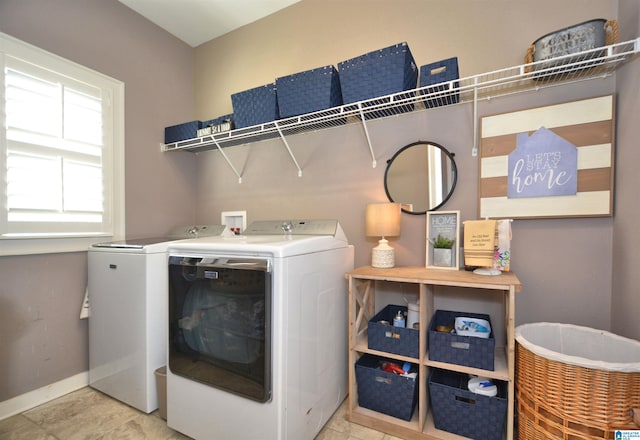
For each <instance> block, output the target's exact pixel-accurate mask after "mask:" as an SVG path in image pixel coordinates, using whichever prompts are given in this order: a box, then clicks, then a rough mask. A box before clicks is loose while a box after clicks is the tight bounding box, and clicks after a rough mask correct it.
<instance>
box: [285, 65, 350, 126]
mask: <svg viewBox="0 0 640 440" xmlns="http://www.w3.org/2000/svg"><path fill="white" fill-rule="evenodd" d="M276 89H277V95H278V110H279V113H280V117H281V118H288V117H292V116H299V115H303V114H305V113H313V112H317V111H320V110H325V109H328V108H332V107H338V106H340V105H342V91H341V89H340V78H339V76H338V71H337V70H336V68H335V67H333V66H324V67H320V68H317V69H311V70H307V71H304V72H300V73H294V74H293V75H288V76H283V77H280V78H277V79H276Z"/></svg>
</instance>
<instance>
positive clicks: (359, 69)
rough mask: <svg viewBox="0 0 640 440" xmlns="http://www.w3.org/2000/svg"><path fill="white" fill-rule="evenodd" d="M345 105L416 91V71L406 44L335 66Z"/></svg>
mask: <svg viewBox="0 0 640 440" xmlns="http://www.w3.org/2000/svg"><path fill="white" fill-rule="evenodd" d="M338 72H339V73H340V86H341V88H342V101H343V102H344V103H345V104H348V103H352V102H357V101H364V100H367V99H372V98H377V97H379V96H385V95H391V94H394V93H399V92H403V91H406V90H411V89H415V88H416V84H417V81H418V68H417V66H416V63H415V60H414V59H413V55H412V54H411V51H410V50H409V45H408V44H407V43H406V42H403V43H399V44H395V45H393V46H389V47H386V48H384V49H379V50H376V51H373V52H369V53H366V54H364V55H360V56H358V57H355V58H351V59H349V60H346V61H342V62H340V63H338Z"/></svg>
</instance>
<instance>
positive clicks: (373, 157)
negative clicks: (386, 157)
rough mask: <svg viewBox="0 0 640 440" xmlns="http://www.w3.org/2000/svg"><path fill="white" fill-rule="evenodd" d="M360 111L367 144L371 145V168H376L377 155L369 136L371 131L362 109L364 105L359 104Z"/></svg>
mask: <svg viewBox="0 0 640 440" xmlns="http://www.w3.org/2000/svg"><path fill="white" fill-rule="evenodd" d="M358 110H359V111H360V120H361V121H362V128H364V135H365V136H366V137H367V144H368V145H369V153H370V154H371V167H372V168H375V167H376V166H377V165H378V163H377V162H376V155H375V154H374V153H373V145H371V137H370V136H369V130H368V129H367V122H366V119H365V117H364V110H363V109H362V103H361V102H359V103H358Z"/></svg>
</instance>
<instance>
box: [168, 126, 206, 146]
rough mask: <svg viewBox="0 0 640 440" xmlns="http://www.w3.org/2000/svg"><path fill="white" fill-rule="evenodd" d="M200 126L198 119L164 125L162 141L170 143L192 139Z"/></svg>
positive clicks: (196, 135) (196, 134)
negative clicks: (168, 125)
mask: <svg viewBox="0 0 640 440" xmlns="http://www.w3.org/2000/svg"><path fill="white" fill-rule="evenodd" d="M201 127H202V122H200V121H191V122H184V123H182V124H178V125H172V126H170V127H165V129H164V143H165V144H172V143H174V142H180V141H184V140H186V139H193V138H195V137H198V129H200V128H201Z"/></svg>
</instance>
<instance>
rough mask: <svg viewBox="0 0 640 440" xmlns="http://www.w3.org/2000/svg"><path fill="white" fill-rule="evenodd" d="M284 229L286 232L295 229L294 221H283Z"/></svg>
mask: <svg viewBox="0 0 640 440" xmlns="http://www.w3.org/2000/svg"><path fill="white" fill-rule="evenodd" d="M282 230H283V231H284V232H291V231H292V230H293V223H291V222H290V221H287V222H284V223H282Z"/></svg>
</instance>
